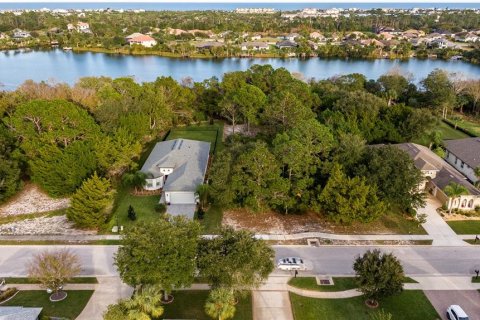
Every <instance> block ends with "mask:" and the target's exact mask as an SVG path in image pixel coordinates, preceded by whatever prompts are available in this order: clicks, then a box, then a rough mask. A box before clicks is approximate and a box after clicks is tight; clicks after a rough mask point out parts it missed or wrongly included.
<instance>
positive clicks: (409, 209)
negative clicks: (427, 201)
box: [406, 207, 417, 217]
mask: <svg viewBox="0 0 480 320" xmlns="http://www.w3.org/2000/svg"><path fill="white" fill-rule="evenodd" d="M406 211H407V214H408V215H409V216H411V217H415V216H416V215H417V210H415V209H413V208H412V207H408V208H407V210H406Z"/></svg>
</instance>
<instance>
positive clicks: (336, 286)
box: [288, 277, 357, 291]
mask: <svg viewBox="0 0 480 320" xmlns="http://www.w3.org/2000/svg"><path fill="white" fill-rule="evenodd" d="M288 284H289V285H291V286H292V287H297V288H301V289H308V290H315V291H345V290H350V289H355V288H356V287H357V284H356V283H355V278H354V277H338V278H337V277H333V286H319V285H318V284H317V280H316V279H315V278H314V277H298V278H292V279H290V281H288Z"/></svg>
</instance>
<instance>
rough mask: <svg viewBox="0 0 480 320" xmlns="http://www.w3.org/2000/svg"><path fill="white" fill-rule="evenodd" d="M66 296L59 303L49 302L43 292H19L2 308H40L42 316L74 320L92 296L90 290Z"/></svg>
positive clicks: (69, 293)
mask: <svg viewBox="0 0 480 320" xmlns="http://www.w3.org/2000/svg"><path fill="white" fill-rule="evenodd" d="M67 293H68V296H67V298H66V299H65V300H63V301H59V302H50V300H49V299H48V298H49V296H50V295H49V294H48V293H46V292H45V290H31V291H20V292H19V293H18V294H17V295H16V296H15V297H14V298H13V299H12V300H9V301H7V302H5V303H3V304H2V306H23V307H41V308H43V311H42V315H43V316H48V317H62V318H68V319H75V318H76V317H78V315H79V314H80V313H81V312H82V310H83V308H85V305H86V304H87V302H88V300H90V297H91V296H92V294H93V291H92V290H76V291H70V290H69V291H67Z"/></svg>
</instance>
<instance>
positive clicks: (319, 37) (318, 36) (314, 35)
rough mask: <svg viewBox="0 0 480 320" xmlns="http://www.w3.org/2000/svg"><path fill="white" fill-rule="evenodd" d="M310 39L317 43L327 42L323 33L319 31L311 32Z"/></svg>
mask: <svg viewBox="0 0 480 320" xmlns="http://www.w3.org/2000/svg"><path fill="white" fill-rule="evenodd" d="M309 37H310V39H314V40H317V41H323V40H325V36H324V35H323V34H322V33H320V32H317V31H314V32H311V33H310V34H309Z"/></svg>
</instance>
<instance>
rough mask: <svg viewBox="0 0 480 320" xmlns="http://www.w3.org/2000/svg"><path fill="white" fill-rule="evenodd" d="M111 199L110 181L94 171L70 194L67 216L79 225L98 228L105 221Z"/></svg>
mask: <svg viewBox="0 0 480 320" xmlns="http://www.w3.org/2000/svg"><path fill="white" fill-rule="evenodd" d="M112 200H113V191H112V190H111V187H110V181H109V180H108V179H105V178H100V177H98V175H97V173H96V172H95V173H94V174H93V176H91V177H90V178H89V179H87V180H85V181H84V182H83V183H82V186H81V187H80V188H79V189H78V190H77V191H76V192H75V193H74V195H73V196H72V203H71V207H70V209H69V210H68V212H67V217H68V218H69V219H70V220H72V221H73V222H74V223H75V224H76V225H77V226H79V227H82V228H98V227H100V226H101V225H102V224H104V223H105V222H106V221H107V219H108V216H109V213H110V209H111V204H112Z"/></svg>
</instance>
